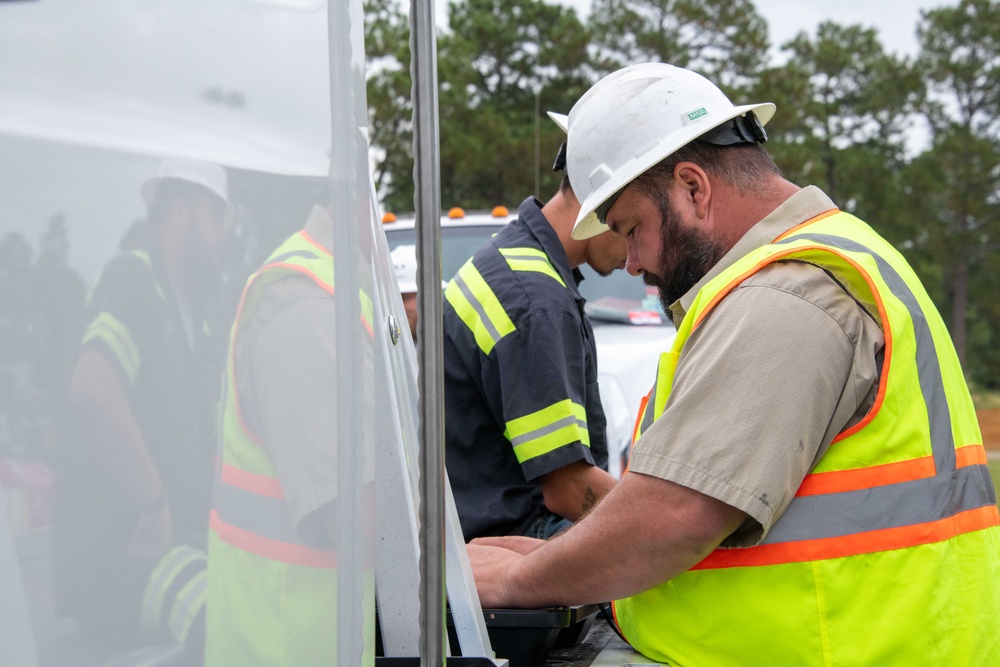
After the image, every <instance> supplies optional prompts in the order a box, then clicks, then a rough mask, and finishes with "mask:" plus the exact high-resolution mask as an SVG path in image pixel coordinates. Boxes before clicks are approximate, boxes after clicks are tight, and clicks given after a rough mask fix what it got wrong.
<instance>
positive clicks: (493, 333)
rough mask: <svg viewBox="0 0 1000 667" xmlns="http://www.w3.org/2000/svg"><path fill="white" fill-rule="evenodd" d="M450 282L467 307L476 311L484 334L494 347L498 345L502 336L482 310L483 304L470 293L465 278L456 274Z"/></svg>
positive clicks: (483, 309)
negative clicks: (459, 293)
mask: <svg viewBox="0 0 1000 667" xmlns="http://www.w3.org/2000/svg"><path fill="white" fill-rule="evenodd" d="M452 282H453V283H455V286H456V287H458V289H459V290H460V291H461V292H462V294H463V295H465V298H466V300H467V301H468V302H469V305H470V306H472V308H473V310H475V311H476V315H478V316H479V321H480V322H481V323H482V325H483V327H484V328H485V329H486V333H488V334H489V335H490V338H491V339H493V344H494V345H496V344H497V343H499V342H500V339H501V338H503V336H501V335H500V332H499V331H498V330H497V328H496V326H494V324H493V321H492V320H491V319H490V318H489V316H488V315H487V314H486V309H485V308H483V304H482V303H480V302H479V299H477V298H476V295H475V294H473V293H472V290H471V289H469V285H468V284H467V283H466V282H465V278H463V277H462V273H461V272H459V273H456V274H455V277H454V278H452Z"/></svg>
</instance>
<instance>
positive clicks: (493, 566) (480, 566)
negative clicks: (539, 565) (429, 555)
mask: <svg viewBox="0 0 1000 667" xmlns="http://www.w3.org/2000/svg"><path fill="white" fill-rule="evenodd" d="M484 539H487V540H489V539H498V538H484ZM538 541H539V542H543V540H538ZM478 542H479V540H473V541H472V542H470V543H469V544H468V545H466V548H467V549H468V550H469V560H470V561H471V563H472V573H473V575H475V578H476V589H477V590H478V591H479V603H480V604H481V605H482V606H483V609H504V608H509V607H513V606H514V605H513V603H512V602H511V599H510V596H509V595H508V593H507V576H508V573H509V572H510V569H511V568H512V567H513V566H514V565H515V564H516V563H517V562H518V561H519V560H521V559H522V558H524V556H522V555H520V554H518V553H517V552H515V551H512V550H510V549H505V548H503V547H496V546H489V545H486V544H480V543H478Z"/></svg>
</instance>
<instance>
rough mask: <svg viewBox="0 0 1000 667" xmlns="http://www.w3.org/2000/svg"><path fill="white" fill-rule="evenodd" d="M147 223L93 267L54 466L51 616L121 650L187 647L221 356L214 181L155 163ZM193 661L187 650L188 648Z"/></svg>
mask: <svg viewBox="0 0 1000 667" xmlns="http://www.w3.org/2000/svg"><path fill="white" fill-rule="evenodd" d="M141 194H142V197H143V199H144V201H145V203H146V205H147V207H148V215H147V218H146V220H145V221H144V222H143V223H142V224H141V225H138V226H136V227H134V228H133V230H130V233H129V235H128V239H127V242H123V248H122V250H123V251H122V252H121V253H120V254H118V255H117V256H115V257H114V258H113V259H112V260H111V261H110V262H108V264H107V265H106V266H105V267H104V269H103V271H102V273H101V275H100V278H99V279H98V281H97V284H96V285H95V286H94V288H93V290H92V292H91V295H90V298H89V303H88V308H89V316H88V317H89V320H88V325H87V327H86V329H85V332H84V335H83V339H82V342H81V347H80V354H79V357H78V359H77V361H76V364H75V368H74V371H73V376H72V380H71V385H70V390H69V396H70V405H71V409H72V415H73V417H74V422H75V427H76V429H77V433H78V439H79V442H75V443H74V445H73V446H69V447H66V448H65V452H64V454H65V458H64V459H62V460H61V461H60V462H59V471H60V472H59V481H58V483H57V490H56V494H57V506H56V518H55V529H54V544H55V545H56V548H54V549H53V554H54V555H53V559H54V564H55V572H56V579H55V580H56V594H57V602H58V607H59V611H60V612H62V613H64V614H67V615H70V616H72V617H74V618H75V619H76V621H77V623H78V624H79V625H80V626H81V627H82V628H83V629H84V630H86V631H87V632H88V634H90V635H92V636H94V637H95V638H98V640H103V641H114V642H116V643H119V644H121V645H127V644H128V643H129V642H138V641H143V640H153V641H167V640H170V639H173V640H175V641H178V642H187V641H189V640H190V641H192V642H195V643H196V642H197V641H198V640H199V634H200V624H201V623H202V622H203V621H202V620H201V618H202V613H201V606H202V602H203V599H204V595H203V591H204V585H205V580H204V575H205V555H204V549H205V545H206V536H207V530H208V509H209V502H210V494H211V482H212V461H213V456H214V454H215V445H216V442H215V438H216V436H215V428H214V427H215V415H216V401H217V400H218V394H219V383H218V380H219V377H220V371H221V358H222V354H221V348H217V346H216V344H215V343H216V338H214V337H213V336H212V335H211V334H210V332H209V330H208V328H207V324H206V322H207V319H208V317H209V314H210V313H209V312H208V311H209V308H210V307H211V304H212V301H211V298H212V296H213V295H214V294H215V293H216V291H217V288H218V287H219V286H220V280H219V277H220V275H221V268H222V267H221V264H222V258H223V250H224V243H225V238H226V230H227V227H228V223H229V215H230V212H229V205H228V193H227V177H226V171H225V170H224V169H223V168H222V167H220V166H217V165H213V164H207V163H203V162H197V161H193V160H183V159H167V160H164V161H163V162H162V163H161V165H160V168H159V171H158V172H157V174H156V176H154V177H153V178H150V179H149V180H147V181H146V182H145V183H144V184H143V186H142V190H141ZM194 650H195V652H200V649H197V648H196V649H194Z"/></svg>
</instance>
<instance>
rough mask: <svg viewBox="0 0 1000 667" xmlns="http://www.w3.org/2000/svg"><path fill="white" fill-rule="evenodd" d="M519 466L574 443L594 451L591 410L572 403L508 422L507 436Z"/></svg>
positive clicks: (551, 406)
mask: <svg viewBox="0 0 1000 667" xmlns="http://www.w3.org/2000/svg"><path fill="white" fill-rule="evenodd" d="M503 434H504V436H506V438H507V439H508V440H510V444H512V445H513V446H514V454H515V455H516V456H517V460H518V462H519V463H524V462H525V461H528V460H530V459H533V458H535V457H536V456H541V455H542V454H548V453H549V452H551V451H553V450H555V449H558V448H559V447H562V446H563V445H568V444H571V443H574V442H577V441H579V442H582V443H583V444H584V445H586V446H587V447H590V432H589V431H588V430H587V410H586V409H585V408H584V407H583V406H582V405H580V404H578V403H574V402H573V401H572V400H570V399H568V398H567V399H566V400H564V401H559V402H558V403H553V404H552V405H550V406H548V407H547V408H543V409H541V410H539V411H538V412H533V413H531V414H530V415H525V416H524V417H518V418H517V419H512V420H510V421H509V422H507V428H506V429H505V430H504V432H503Z"/></svg>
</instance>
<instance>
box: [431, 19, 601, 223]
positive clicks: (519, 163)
mask: <svg viewBox="0 0 1000 667" xmlns="http://www.w3.org/2000/svg"><path fill="white" fill-rule="evenodd" d="M449 23H450V28H451V30H450V32H449V34H447V35H444V36H443V37H441V39H440V40H439V60H438V63H439V65H438V76H439V78H440V84H441V95H440V118H441V203H442V207H444V208H447V207H449V206H453V205H454V206H463V207H465V208H489V207H492V206H494V205H497V204H505V205H507V206H516V205H517V203H519V202H520V201H521V199H523V198H524V197H526V196H528V195H529V194H532V193H534V194H536V195H539V196H541V197H542V198H545V197H546V195H547V194H549V193H551V192H554V191H555V189H556V187H557V185H558V177H557V176H556V175H554V174H552V172H551V170H550V166H551V164H552V159H553V157H554V156H555V152H556V150H557V149H558V147H559V145H560V144H561V143H562V142H563V140H564V136H563V134H562V132H561V131H560V130H559V129H558V128H557V127H556V126H555V125H554V124H553V123H552V122H551V121H550V120H549V119H548V117H547V116H546V115H545V112H546V111H558V112H561V113H566V112H568V111H569V107H570V105H571V104H572V102H573V101H575V99H576V98H577V97H579V95H581V94H583V92H584V91H585V90H586V88H587V87H588V86H589V85H590V83H591V79H590V77H588V75H587V74H588V64H589V56H588V54H587V45H588V43H589V41H590V35H589V33H588V31H587V30H586V29H585V28H584V26H583V25H582V24H581V23H580V21H579V19H578V18H577V17H576V13H575V11H573V10H572V9H568V8H566V7H563V6H560V5H556V4H547V3H545V2H543V1H542V0H464V1H463V2H459V3H456V4H453V5H451V13H450V15H449ZM536 146H537V153H536ZM536 173H537V177H538V179H539V188H538V189H539V192H535V179H536Z"/></svg>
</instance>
